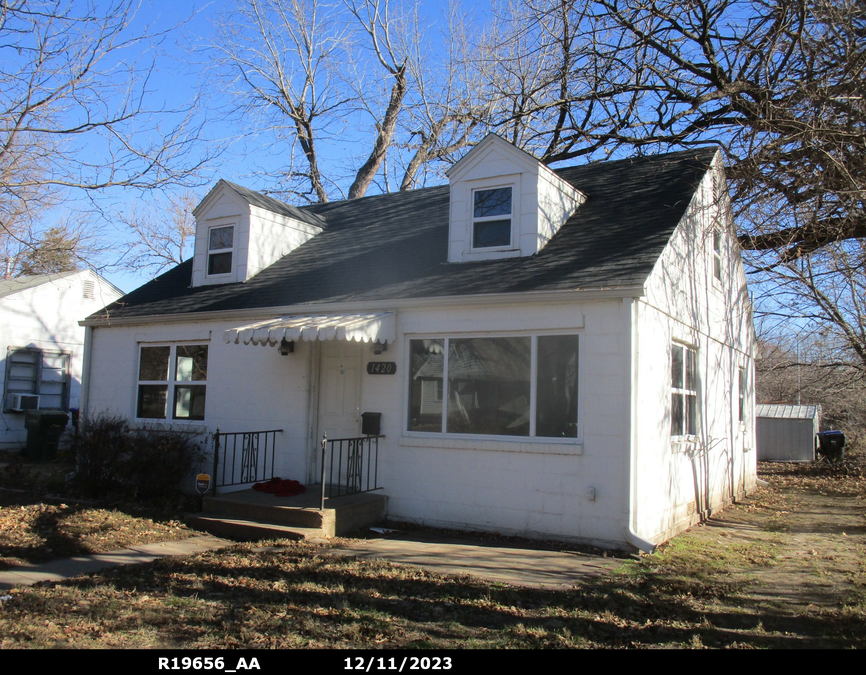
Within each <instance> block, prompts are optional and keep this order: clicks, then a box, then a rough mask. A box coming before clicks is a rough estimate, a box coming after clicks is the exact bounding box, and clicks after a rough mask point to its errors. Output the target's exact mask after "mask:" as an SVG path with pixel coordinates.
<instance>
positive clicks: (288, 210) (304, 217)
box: [222, 180, 327, 227]
mask: <svg viewBox="0 0 866 675" xmlns="http://www.w3.org/2000/svg"><path fill="white" fill-rule="evenodd" d="M222 182H223V183H225V184H226V185H228V186H229V187H230V188H231V189H232V190H234V191H235V192H237V194H238V196H239V197H241V198H242V199H244V200H245V201H246V202H247V204H252V205H253V206H258V207H259V208H261V209H265V210H267V211H271V212H273V213H279V214H282V215H284V216H288V217H289V218H294V219H295V220H300V221H301V222H302V223H307V224H308V225H315V226H316V227H326V226H327V222H326V221H325V220H323V219H322V218H320V217H319V216H317V215H316V214H314V213H312V212H310V211H305V210H304V209H300V208H298V207H297V206H292V205H291V204H286V203H285V202H281V201H280V200H278V199H274V198H273V197H268V196H267V195H263V194H261V193H260V192H255V191H253V190H250V189H249V188H245V187H244V186H243V185H238V184H237V183H232V182H230V181H227V180H223V181H222Z"/></svg>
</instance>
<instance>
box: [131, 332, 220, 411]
mask: <svg viewBox="0 0 866 675" xmlns="http://www.w3.org/2000/svg"><path fill="white" fill-rule="evenodd" d="M207 352H208V347H207V345H158V346H142V347H141V350H140V358H139V365H138V403H137V407H136V416H137V417H139V418H141V419H158V420H164V419H166V418H167V417H168V415H169V403H170V404H171V407H170V411H171V418H172V419H175V420H203V419H204V413H205V398H206V394H207Z"/></svg>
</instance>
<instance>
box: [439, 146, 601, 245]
mask: <svg viewBox="0 0 866 675" xmlns="http://www.w3.org/2000/svg"><path fill="white" fill-rule="evenodd" d="M448 178H449V182H450V184H451V211H450V228H449V241H448V262H471V261H476V260H491V259H496V258H511V257H517V256H529V255H534V254H535V253H538V252H539V251H540V250H541V249H542V248H544V246H545V245H546V244H547V242H548V241H549V240H550V238H551V237H553V235H554V234H556V231H557V230H558V229H559V228H560V227H561V226H562V225H563V224H564V223H565V221H566V220H568V218H569V217H570V216H571V214H572V213H574V211H575V210H576V209H577V207H578V206H580V204H582V203H583V202H584V201H585V200H586V196H585V195H584V194H583V193H581V192H580V191H579V190H577V189H575V188H574V187H573V186H571V185H570V184H569V183H567V182H565V181H564V180H562V179H561V178H560V177H559V176H557V175H556V173H554V172H553V171H552V170H551V169H549V168H548V167H546V166H545V165H544V164H542V163H541V162H539V161H538V160H537V159H535V158H534V157H533V156H532V155H530V154H528V153H526V152H524V151H523V150H519V149H518V148H515V147H514V146H513V145H511V144H510V143H508V142H507V141H505V140H503V139H502V138H500V137H499V136H496V135H494V134H488V135H487V136H486V137H485V138H484V140H482V141H481V143H479V144H478V145H477V146H476V147H475V148H473V149H472V151H470V152H469V153H468V154H467V155H466V156H464V157H463V158H462V159H461V160H460V161H459V162H457V163H456V164H455V165H454V166H452V167H451V169H450V170H449V171H448Z"/></svg>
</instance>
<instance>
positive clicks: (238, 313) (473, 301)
mask: <svg viewBox="0 0 866 675" xmlns="http://www.w3.org/2000/svg"><path fill="white" fill-rule="evenodd" d="M643 295H645V289H644V286H643V284H640V285H632V286H617V287H614V288H603V287H602V288H574V289H564V290H555V291H530V292H526V293H490V294H479V295H447V296H438V297H428V298H400V299H383V300H361V301H343V302H319V303H306V304H300V305H280V306H272V307H256V308H250V309H229V310H220V311H215V312H184V313H179V314H147V315H139V316H129V317H117V318H112V317H111V316H110V313H106V314H104V315H101V316H99V317H98V318H93V317H92V316H90V317H87V318H86V319H83V320H81V321H79V322H78V325H80V326H93V327H100V326H132V325H137V324H149V323H189V322H200V321H220V320H226V321H234V320H236V319H245V318H250V317H261V316H270V315H274V316H278V315H285V314H296V313H310V312H322V313H332V312H352V311H363V310H368V311H369V310H379V309H382V310H384V309H419V308H425V307H442V306H449V305H460V306H462V307H466V306H474V305H484V306H488V307H489V306H491V305H507V304H514V303H516V302H517V303H519V302H532V303H533V304H536V303H539V302H550V303H559V302H574V301H575V300H579V301H584V300H586V301H593V300H613V299H621V298H639V297H642V296H643Z"/></svg>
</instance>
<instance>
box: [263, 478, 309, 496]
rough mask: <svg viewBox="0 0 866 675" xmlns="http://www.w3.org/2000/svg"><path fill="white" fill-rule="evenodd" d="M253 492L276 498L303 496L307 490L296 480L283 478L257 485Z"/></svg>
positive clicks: (272, 479)
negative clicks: (256, 491)
mask: <svg viewBox="0 0 866 675" xmlns="http://www.w3.org/2000/svg"><path fill="white" fill-rule="evenodd" d="M253 490H258V491H259V492H265V493H267V494H272V495H274V497H294V496H295V495H300V494H303V493H304V492H306V491H307V488H306V487H304V486H303V485H301V484H300V483H299V482H298V481H296V480H289V479H286V480H283V479H282V478H271V479H270V480H269V481H265V482H264V483H256V484H255V485H253Z"/></svg>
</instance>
